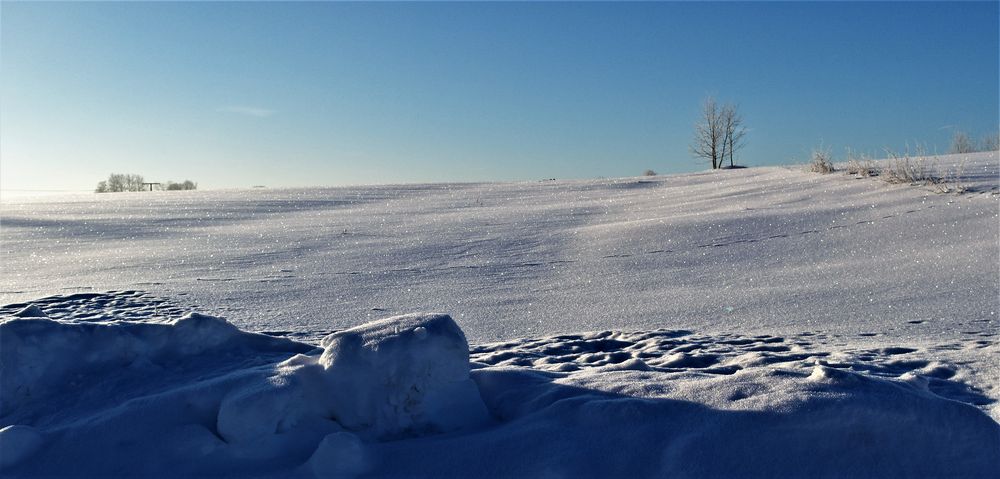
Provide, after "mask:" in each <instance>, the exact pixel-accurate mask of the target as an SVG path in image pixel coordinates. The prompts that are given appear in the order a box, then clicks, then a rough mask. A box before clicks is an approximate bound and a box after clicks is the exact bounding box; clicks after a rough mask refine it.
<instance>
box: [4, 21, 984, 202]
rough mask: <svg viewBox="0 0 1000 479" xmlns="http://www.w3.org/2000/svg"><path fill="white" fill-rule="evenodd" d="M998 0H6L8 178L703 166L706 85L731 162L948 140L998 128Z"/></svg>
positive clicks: (244, 178) (368, 178)
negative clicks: (699, 142)
mask: <svg viewBox="0 0 1000 479" xmlns="http://www.w3.org/2000/svg"><path fill="white" fill-rule="evenodd" d="M998 18H1000V12H998V3H997V2H989V3H628V4H622V3H430V4H428V3H102V4H93V3H11V2H3V3H2V6H0V40H2V41H0V74H2V75H0V77H2V78H0V100H2V101H0V188H2V189H4V190H7V191H11V190H44V189H60V190H62V189H65V190H89V189H92V188H93V186H94V185H95V184H96V183H97V181H99V180H101V179H103V178H105V177H106V176H107V175H108V174H109V173H111V172H123V173H124V172H131V173H139V174H143V175H145V177H146V178H147V179H149V180H154V181H166V180H175V181H177V180H183V179H191V180H194V181H197V182H199V184H200V185H201V187H202V188H227V187H247V186H251V185H258V184H262V185H267V186H272V187H275V186H311V185H341V184H359V183H395V182H424V181H491V180H524V179H529V180H530V179H539V178H592V177H599V176H608V177H614V176H631V175H637V174H640V173H641V172H642V171H643V170H645V169H647V168H651V169H654V170H656V171H658V172H661V173H677V172H687V171H695V170H701V169H704V168H706V164H705V163H701V162H697V161H695V160H694V159H692V158H691V156H690V153H689V150H688V145H689V143H690V141H691V136H692V126H693V124H694V122H695V121H696V119H697V117H698V110H699V106H700V104H701V102H702V99H703V98H704V97H706V96H707V95H714V96H716V97H718V98H719V99H721V100H723V101H731V102H734V103H737V104H739V106H740V109H741V111H742V112H743V114H744V116H745V120H746V125H747V126H748V127H749V128H750V130H751V131H750V132H749V134H748V137H747V138H748V145H747V147H746V148H745V149H744V150H743V152H742V162H743V163H745V164H749V165H769V164H785V163H790V162H795V161H803V160H804V158H805V157H806V156H807V154H808V151H809V150H810V149H812V148H813V147H814V146H817V145H819V144H821V143H822V144H824V145H826V146H829V147H831V148H832V149H833V150H834V153H835V154H839V155H842V154H843V152H844V149H845V148H846V147H852V148H853V149H855V150H860V151H870V152H880V151H882V149H883V148H885V147H888V148H892V149H896V150H902V149H904V148H905V147H906V145H911V147H912V145H914V144H918V143H919V144H924V145H926V146H927V148H928V149H930V150H932V151H933V150H934V149H937V150H938V151H941V152H943V151H946V150H947V148H948V143H949V138H950V136H951V134H952V131H953V129H955V128H958V129H961V130H964V131H967V132H968V133H970V134H972V135H973V136H975V137H977V138H978V137H981V136H983V135H985V134H987V133H989V132H991V131H995V129H996V128H997V127H998V124H1000V120H998V108H1000V97H998V90H1000V74H998V64H1000V48H998V42H1000V40H998V38H1000V29H998V23H1000V20H998Z"/></svg>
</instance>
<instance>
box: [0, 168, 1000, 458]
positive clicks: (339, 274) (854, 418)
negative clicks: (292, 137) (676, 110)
mask: <svg viewBox="0 0 1000 479" xmlns="http://www.w3.org/2000/svg"><path fill="white" fill-rule="evenodd" d="M959 163H962V164H963V166H962V168H961V171H962V178H961V180H962V182H963V186H965V187H966V188H967V189H968V192H967V193H966V194H963V195H954V194H938V193H935V192H934V191H933V189H932V188H924V187H919V186H910V185H888V184H886V183H884V182H881V181H879V180H878V179H874V178H854V177H852V176H849V175H844V174H840V173H834V174H831V175H818V174H813V173H807V172H805V171H803V169H802V168H799V167H771V168H749V169H744V170H729V171H716V172H705V173H697V174H690V175H679V176H661V177H643V178H623V179H612V180H586V181H583V180H574V181H544V182H529V183H506V184H441V185H405V186H376V187H351V188H332V189H314V190H306V189H299V190H264V191H261V190H253V191H199V192H153V193H141V194H139V193H137V194H116V195H84V196H76V197H47V198H40V199H19V200H17V201H16V202H15V201H7V200H6V199H5V200H4V202H3V204H2V209H0V239H2V245H0V246H2V268H3V275H2V277H0V303H9V304H8V306H5V307H3V308H0V316H2V318H3V319H0V321H2V323H0V342H2V344H0V346H2V347H0V361H2V363H0V373H2V375H0V427H5V428H4V429H3V430H2V432H0V459H2V461H0V466H2V467H3V468H4V469H3V472H4V473H5V474H10V475H13V476H33V475H36V474H47V473H75V474H82V475H95V474H149V473H160V474H164V475H178V474H203V473H208V474H218V475H233V476H245V475H247V474H254V475H265V476H272V475H273V476H285V475H289V474H295V475H303V476H311V475H318V476H325V475H338V474H340V475H355V474H375V475H383V474H400V475H404V474H405V475H418V476H434V477H436V476H442V475H459V476H469V475H474V476H480V475H494V476H511V477H513V476H518V477H523V476H524V475H530V476H544V475H552V476H560V477H561V476H574V477H575V476H581V475H584V476H608V475H638V476H658V477H660V476H678V475H680V476H693V477H705V476H727V477H728V476H733V475H750V476H766V477H775V476H789V475H791V476H808V477H814V476H851V477H858V476H869V477H884V476H893V475H903V476H914V475H917V476H935V475H937V476H951V475H965V476H977V475H979V476H983V477H989V476H991V475H994V474H995V471H996V470H998V468H1000V425H998V424H997V422H996V419H997V418H1000V407H998V406H997V399H998V398H1000V379H998V378H1000V366H997V365H998V364H1000V345H998V336H997V334H998V333H1000V322H998V321H1000V319H998V318H997V314H998V311H1000V270H998V269H1000V220H998V213H1000V194H998V193H1000V160H998V158H997V156H996V153H985V154H977V155H971V156H968V157H964V156H963V157H944V158H942V159H941V164H943V165H944V166H940V168H942V169H943V170H951V171H958V168H957V166H956V165H958V164H959ZM942 176H944V175H942ZM413 311H445V312H448V313H449V314H450V315H451V318H453V321H452V319H450V318H447V317H446V316H440V315H438V316H434V315H428V316H409V317H403V318H401V319H400V318H397V319H396V320H393V321H390V322H388V323H378V324H376V325H374V326H373V325H368V326H363V327H361V328H358V329H352V330H349V331H344V330H346V329H348V328H352V327H358V326H360V325H362V324H363V323H366V322H368V321H371V320H374V319H379V318H386V317H390V316H396V315H398V314H403V313H408V312H413ZM191 312H194V313H195V314H188V313H191ZM215 316H223V317H225V318H226V319H227V320H228V322H226V321H223V320H220V319H217V318H216V317H215ZM387 325H388V326H387ZM241 330H242V331H241ZM244 331H253V332H258V333H265V334H251V333H247V332H244ZM338 331H339V332H338ZM331 333H333V334H332V336H328V335H330V334H331ZM324 337H326V338H327V339H323V338H324ZM466 337H467V338H468V342H470V343H472V346H471V347H468V346H467V345H466ZM321 340H322V341H321ZM361 371H365V372H364V373H361ZM343 391H352V393H351V394H344V393H343ZM990 415H992V416H993V418H992V419H991V418H990Z"/></svg>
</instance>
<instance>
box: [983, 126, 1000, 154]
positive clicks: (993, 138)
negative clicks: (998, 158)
mask: <svg viewBox="0 0 1000 479" xmlns="http://www.w3.org/2000/svg"><path fill="white" fill-rule="evenodd" d="M979 150H980V151H997V150H1000V132H996V131H994V132H993V133H990V134H988V135H986V136H984V137H983V141H982V142H980V147H979Z"/></svg>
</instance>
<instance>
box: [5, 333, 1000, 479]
mask: <svg viewBox="0 0 1000 479" xmlns="http://www.w3.org/2000/svg"><path fill="white" fill-rule="evenodd" d="M0 339H2V341H3V343H2V347H3V349H2V359H3V362H2V363H0V375H2V381H3V386H4V388H3V389H4V391H3V394H4V396H3V411H4V413H3V414H2V415H0V428H2V429H0V474H3V475H4V476H5V477H36V476H45V475H80V476H87V477H94V476H100V477H106V476H143V477H149V476H159V477H177V476H205V475H209V476H217V475H225V476H236V477H243V476H249V475H252V476H254V477H290V476H293V477H354V476H357V475H372V476H383V477H384V476H425V477H441V476H469V475H474V476H477V477H537V476H543V475H544V476H556V477H609V476H628V477H650V476H655V477H747V476H751V477H792V476H794V477H824V476H849V477H888V476H921V477H933V476H963V477H995V471H996V470H998V466H1000V425H998V424H997V423H996V422H994V421H993V420H991V419H990V418H989V417H988V416H986V415H985V414H984V413H983V412H982V411H980V410H978V409H977V408H975V407H973V406H970V405H969V404H964V403H961V402H957V401H951V400H948V399H944V398H942V397H941V396H939V395H937V394H935V393H933V392H932V391H931V390H929V389H928V384H929V383H928V381H926V380H923V379H926V378H924V377H923V376H921V373H919V372H917V373H912V374H910V375H909V376H907V377H908V378H909V379H907V380H885V379H878V378H873V377H867V376H863V375H860V374H856V373H852V372H847V371H843V370H840V369H837V368H833V367H829V366H826V365H822V364H810V365H808V366H807V364H806V361H813V358H810V359H802V360H798V359H796V358H800V357H801V358H804V356H801V355H799V353H797V352H795V351H784V350H782V349H781V348H780V347H779V346H777V345H776V344H777V343H776V339H780V338H772V337H759V338H757V339H758V341H757V343H754V342H747V341H744V340H741V338H732V337H731V338H729V339H728V341H729V344H726V343H725V342H722V341H715V344H716V346H720V347H728V348H736V349H735V350H734V351H735V352H734V354H732V355H731V358H728V357H726V355H724V354H722V353H718V352H717V353H716V355H717V356H718V357H716V360H717V361H722V362H724V363H723V364H707V363H706V361H705V360H700V361H693V360H687V361H678V360H677V357H675V355H676V354H677V353H676V352H673V351H674V350H683V351H690V352H691V354H690V357H692V358H694V357H701V358H704V357H707V354H696V353H697V350H699V349H704V348H708V347H710V344H709V341H710V339H711V338H708V337H703V336H695V335H692V334H690V333H689V332H687V331H667V330H663V331H657V332H647V333H634V334H623V333H612V332H602V333H594V334H589V335H567V336H560V337H551V338H535V339H526V340H523V341H515V342H509V343H504V344H503V345H493V346H477V347H476V348H475V349H476V352H475V354H476V357H477V358H479V359H481V360H482V361H502V362H508V361H513V362H530V361H536V362H537V363H538V364H541V365H546V364H547V365H548V366H547V367H548V368H549V369H548V370H543V369H544V367H542V366H539V367H534V366H533V367H531V368H527V367H511V366H505V365H490V364H487V363H485V362H477V363H475V366H476V367H475V369H471V370H470V350H469V346H468V343H467V341H466V337H465V335H464V333H463V331H462V330H461V329H460V328H459V326H458V325H457V324H456V323H455V321H454V320H452V318H451V317H449V316H447V315H444V314H420V315H405V316H397V317H394V318H389V319H385V320H381V321H375V322H372V323H368V324H364V325H361V326H358V327H355V328H352V329H348V330H344V331H340V332H336V333H333V334H330V335H328V336H327V337H326V338H325V339H323V340H322V342H321V348H314V347H312V346H309V345H305V344H301V343H296V342H293V341H288V340H283V339H278V338H272V337H269V336H262V335H256V334H250V333H245V332H242V331H239V330H238V329H236V328H234V327H232V325H230V324H228V323H226V322H225V321H224V320H222V319H218V318H213V317H210V316H203V315H197V314H191V315H188V316H185V317H184V318H181V319H179V320H176V321H171V322H166V323H160V324H156V323H137V322H120V321H115V322H110V323H86V324H82V323H73V322H66V321H55V320H51V319H46V318H37V317H31V318H14V319H10V320H8V321H5V322H2V323H0ZM761 345H769V347H770V349H768V350H766V351H759V350H758V351H755V353H756V354H757V356H753V357H747V356H746V355H745V354H737V353H739V352H740V351H741V350H739V348H748V349H754V348H756V349H759V348H760V347H761ZM893 352H895V353H899V354H904V353H901V352H899V351H893ZM767 354H771V355H772V356H768V357H771V358H772V359H782V360H783V361H782V362H768V361H760V360H759V359H761V358H763V357H765V355H767ZM906 354H909V353H906ZM830 364H833V362H831V363H830ZM565 365H569V366H572V367H564V366H565ZM566 371H570V372H566ZM908 374H909V373H908ZM910 376H912V377H910ZM74 383H75V384H76V385H75V386H74V385H73V384H74Z"/></svg>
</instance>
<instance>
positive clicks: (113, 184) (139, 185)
mask: <svg viewBox="0 0 1000 479" xmlns="http://www.w3.org/2000/svg"><path fill="white" fill-rule="evenodd" d="M147 187H149V188H150V189H155V190H168V191H175V190H194V189H197V188H198V183H195V182H193V181H191V180H184V181H183V182H181V183H174V182H173V181H168V182H166V183H165V184H164V183H146V181H145V179H144V178H143V177H142V175H133V174H122V173H112V174H111V175H109V176H108V179H106V180H104V181H101V182H99V183H97V188H95V189H94V191H95V192H97V193H119V192H123V191H144V190H146V189H147Z"/></svg>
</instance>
